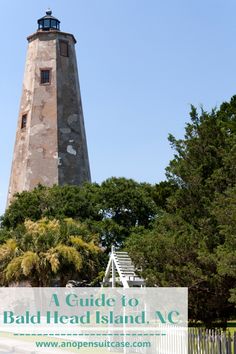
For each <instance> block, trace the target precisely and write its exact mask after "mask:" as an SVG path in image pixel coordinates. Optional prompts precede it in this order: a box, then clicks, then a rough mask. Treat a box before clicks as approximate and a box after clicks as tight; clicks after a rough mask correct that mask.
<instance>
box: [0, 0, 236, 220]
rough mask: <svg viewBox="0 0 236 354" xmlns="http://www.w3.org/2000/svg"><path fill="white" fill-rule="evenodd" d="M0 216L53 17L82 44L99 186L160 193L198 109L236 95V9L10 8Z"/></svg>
mask: <svg viewBox="0 0 236 354" xmlns="http://www.w3.org/2000/svg"><path fill="white" fill-rule="evenodd" d="M0 5H1V22H0V24H1V27H2V28H1V33H2V36H1V55H0V67H1V80H0V97H1V110H2V112H1V121H2V125H1V129H0V147H1V155H0V156H1V164H0V166H1V167H0V168H1V169H0V214H2V213H3V212H4V208H5V203H6V193H7V188H8V182H9V174H10V168H11V160H12V154H13V147H14V140H15V129H16V122H17V116H18V109H19V101H20V96H21V87H22V79H23V72H24V62H25V56H26V50H27V41H26V37H27V36H28V35H29V34H31V33H33V32H34V31H35V30H36V29H37V19H38V18H40V17H42V16H43V15H44V13H45V10H46V9H47V8H48V7H51V8H52V10H53V15H54V16H56V17H57V18H58V19H60V21H61V30H63V31H65V32H70V33H73V34H74V35H75V37H76V39H77V41H78V42H77V61H78V66H79V76H80V85H81V92H82V100H83V108H84V117H85V126H86V133H87V141H88V149H89V156H90V166H91V172H92V179H93V181H96V182H101V181H103V180H105V179H106V178H108V177H111V176H124V177H127V178H133V179H135V180H137V181H146V182H150V183H157V182H159V181H161V180H164V179H165V167H166V166H167V165H168V162H169V160H170V159H171V158H172V156H173V151H172V150H171V148H170V145H169V142H168V140H167V137H168V134H169V133H172V134H174V135H175V136H176V137H182V136H183V134H184V126H185V123H186V122H187V121H188V120H189V118H188V112H189V107H190V104H191V103H192V104H194V105H196V106H198V107H199V106H200V105H203V106H204V107H205V108H206V109H211V108H212V107H214V106H219V105H220V104H221V102H222V101H225V100H229V99H230V97H231V96H232V95H234V94H236V66H235V63H236V59H235V58H236V41H235V34H236V21H235V14H236V2H235V0H232V1H231V0H225V1H222V0H207V1H206V0H198V1H193V0H192V1H191V0H178V1H176V0H169V1H159V0H147V1H144V0H119V1H118V0H117V1H114V0H83V1H82V0H68V1H59V0H57V1H56V0H46V1H44V0H41V1H32V0H30V1H29V0H24V1H15V2H13V1H3V0H1V1H0Z"/></svg>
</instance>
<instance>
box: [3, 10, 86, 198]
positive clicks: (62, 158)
mask: <svg viewBox="0 0 236 354" xmlns="http://www.w3.org/2000/svg"><path fill="white" fill-rule="evenodd" d="M27 39H28V42H29V45H28V52H27V58H26V65H25V74H24V82H23V89H22V90H23V92H22V97H21V103H20V111H19V117H18V126H17V132H16V141H15V149H14V156H13V162H12V171H11V178H10V184H9V192H8V201H7V204H9V203H10V201H11V199H12V197H13V196H14V194H15V193H17V192H22V191H24V190H26V191H28V190H32V189H33V188H35V187H36V186H37V185H38V184H39V183H40V184H42V185H46V186H52V185H54V184H58V185H64V184H72V185H80V184H82V183H83V182H84V181H90V180H91V177H90V168H89V159H88V150H87V143H86V135H85V128H84V117H83V109H82V102H81V94H80V87H79V78H78V71H77V63H76V53H75V43H76V40H75V38H74V36H73V35H72V34H69V33H65V32H61V31H60V21H59V20H57V19H56V18H55V17H53V16H52V12H51V11H47V12H46V16H44V17H43V18H41V19H39V20H38V30H37V32H36V33H34V34H32V35H31V36H29V37H28V38H27Z"/></svg>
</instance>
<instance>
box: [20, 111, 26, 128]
mask: <svg viewBox="0 0 236 354" xmlns="http://www.w3.org/2000/svg"><path fill="white" fill-rule="evenodd" d="M26 124H27V114H23V116H22V117H21V129H24V128H26Z"/></svg>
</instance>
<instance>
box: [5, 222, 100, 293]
mask: <svg viewBox="0 0 236 354" xmlns="http://www.w3.org/2000/svg"><path fill="white" fill-rule="evenodd" d="M12 236H13V237H12V238H11V239H8V240H7V241H6V242H5V243H4V244H3V245H2V246H0V263H1V282H2V284H9V283H11V282H15V281H21V280H27V281H29V282H30V284H31V285H32V286H50V284H51V282H52V280H57V279H59V282H60V286H65V284H66V282H67V281H68V280H69V279H71V278H75V280H76V279H77V278H78V279H82V280H84V279H90V277H93V276H97V274H98V272H99V270H100V258H101V250H100V248H99V247H98V246H97V245H96V237H94V238H93V236H92V235H91V234H90V235H89V232H88V230H86V228H85V227H84V225H81V224H80V223H78V222H75V221H73V220H71V219H67V220H64V221H58V220H55V219H54V220H48V219H46V218H43V219H41V220H39V221H37V222H33V221H30V220H27V221H25V222H24V225H20V226H19V227H18V228H16V230H15V231H14V235H12ZM85 239H86V240H85ZM84 277H85V278H84Z"/></svg>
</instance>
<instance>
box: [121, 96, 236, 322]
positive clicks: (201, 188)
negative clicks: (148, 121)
mask: <svg viewBox="0 0 236 354" xmlns="http://www.w3.org/2000/svg"><path fill="white" fill-rule="evenodd" d="M190 118H191V122H190V123H188V124H187V125H186V130H185V136H184V139H176V138H174V137H173V136H172V135H170V137H169V140H170V143H171V145H172V147H173V148H174V150H175V155H174V159H173V160H172V161H171V162H170V164H169V166H168V167H167V169H166V171H167V177H168V181H169V183H170V184H171V185H172V186H173V190H172V192H171V193H170V195H169V197H168V198H167V199H166V201H165V203H166V204H165V206H164V208H163V209H165V210H167V211H168V214H165V213H164V214H159V215H158V217H157V218H156V222H155V224H154V226H153V229H152V230H143V231H142V232H141V233H140V234H139V233H133V234H132V235H131V236H130V238H129V239H128V240H127V242H126V248H127V250H128V252H130V254H131V256H132V257H133V259H134V260H135V262H136V264H137V265H138V266H139V267H140V268H141V269H142V274H143V276H144V277H145V278H146V279H147V282H148V284H149V285H154V286H156V285H161V286H188V288H189V316H190V318H191V319H193V320H194V319H195V320H203V321H204V322H205V323H208V324H209V323H211V322H212V321H213V320H221V321H223V322H225V321H226V320H227V319H228V318H230V317H233V316H235V315H236V312H235V307H234V304H236V300H235V293H236V290H235V289H236V256H235V255H236V241H235V240H236V148H235V147H236V96H234V97H232V99H231V101H230V103H223V104H222V105H221V107H220V109H218V110H217V109H214V110H212V111H211V112H210V113H207V112H205V111H204V110H203V109H201V112H200V114H199V113H198V112H197V110H196V108H195V107H192V109H191V112H190ZM176 186H177V187H176ZM162 191H163V190H162Z"/></svg>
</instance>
